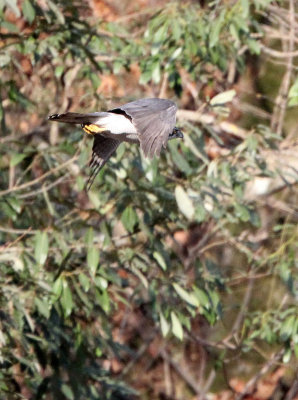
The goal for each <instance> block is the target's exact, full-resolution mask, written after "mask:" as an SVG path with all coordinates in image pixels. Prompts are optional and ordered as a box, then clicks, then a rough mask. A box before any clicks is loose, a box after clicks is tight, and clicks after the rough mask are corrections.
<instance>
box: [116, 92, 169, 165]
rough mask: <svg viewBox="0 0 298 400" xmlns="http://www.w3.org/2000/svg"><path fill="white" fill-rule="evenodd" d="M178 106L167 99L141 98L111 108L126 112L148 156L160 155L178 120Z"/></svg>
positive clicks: (117, 111)
mask: <svg viewBox="0 0 298 400" xmlns="http://www.w3.org/2000/svg"><path fill="white" fill-rule="evenodd" d="M176 111H177V106H176V104H175V103H173V102H172V101H171V100H166V99H154V98H153V99H140V100H136V101H132V102H130V103H127V104H124V105H123V106H121V107H119V108H116V109H113V110H110V112H116V113H119V112H120V113H121V112H122V113H123V112H124V114H126V116H127V117H128V118H130V119H131V121H132V123H133V124H134V126H135V127H136V129H137V133H138V136H139V140H140V144H141V149H142V150H143V152H144V155H145V156H146V157H148V156H149V157H150V158H152V157H153V156H154V154H156V155H158V156H159V155H160V151H161V148H162V146H164V147H165V146H166V144H167V141H168V137H169V134H170V133H171V132H172V131H173V129H174V127H175V122H176Z"/></svg>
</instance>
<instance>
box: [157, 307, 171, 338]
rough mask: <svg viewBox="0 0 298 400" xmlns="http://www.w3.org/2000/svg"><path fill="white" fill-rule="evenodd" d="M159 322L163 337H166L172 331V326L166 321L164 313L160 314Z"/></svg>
mask: <svg viewBox="0 0 298 400" xmlns="http://www.w3.org/2000/svg"><path fill="white" fill-rule="evenodd" d="M159 321H160V329H161V333H162V336H163V337H166V336H167V334H168V333H169V331H170V324H169V323H168V321H167V320H166V319H165V317H164V316H163V313H162V312H160V313H159Z"/></svg>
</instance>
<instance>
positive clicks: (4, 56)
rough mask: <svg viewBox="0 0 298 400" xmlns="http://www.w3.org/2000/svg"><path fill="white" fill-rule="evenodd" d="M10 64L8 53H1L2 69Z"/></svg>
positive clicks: (0, 65)
mask: <svg viewBox="0 0 298 400" xmlns="http://www.w3.org/2000/svg"><path fill="white" fill-rule="evenodd" d="M9 63H10V55H9V54H7V53H0V68H3V67H5V65H7V64H9Z"/></svg>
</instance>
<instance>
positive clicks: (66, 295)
mask: <svg viewBox="0 0 298 400" xmlns="http://www.w3.org/2000/svg"><path fill="white" fill-rule="evenodd" d="M60 301H61V305H62V308H63V312H64V315H65V317H68V316H69V315H70V314H71V311H72V309H73V300H72V294H71V291H70V288H69V286H68V283H67V281H66V280H64V281H63V291H62V296H61V299H60Z"/></svg>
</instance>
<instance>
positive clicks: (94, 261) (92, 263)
mask: <svg viewBox="0 0 298 400" xmlns="http://www.w3.org/2000/svg"><path fill="white" fill-rule="evenodd" d="M87 264H88V267H89V269H90V273H91V275H93V276H94V275H95V274H96V270H97V268H98V264H99V250H98V249H97V248H96V247H95V245H93V246H91V247H89V249H88V252H87Z"/></svg>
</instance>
